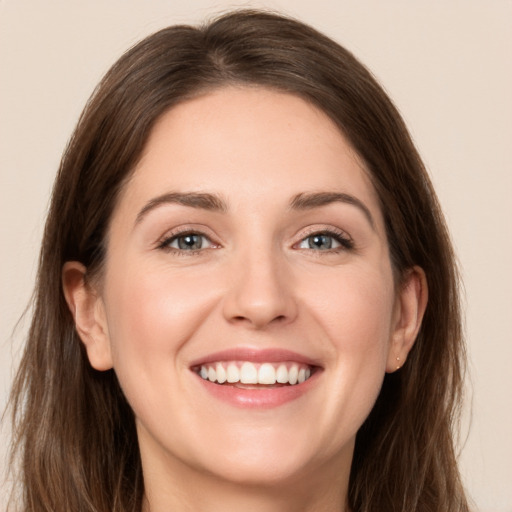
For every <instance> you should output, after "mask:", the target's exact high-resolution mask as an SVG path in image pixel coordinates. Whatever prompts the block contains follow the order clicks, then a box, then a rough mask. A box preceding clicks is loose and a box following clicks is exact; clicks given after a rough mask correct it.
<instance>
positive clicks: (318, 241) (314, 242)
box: [309, 235, 332, 250]
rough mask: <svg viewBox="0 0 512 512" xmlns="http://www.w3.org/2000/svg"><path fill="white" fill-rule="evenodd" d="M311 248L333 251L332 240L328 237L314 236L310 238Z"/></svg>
mask: <svg viewBox="0 0 512 512" xmlns="http://www.w3.org/2000/svg"><path fill="white" fill-rule="evenodd" d="M309 247H310V248H311V249H323V250H326V249H331V247H332V238H331V237H330V236H328V235H314V236H311V237H309Z"/></svg>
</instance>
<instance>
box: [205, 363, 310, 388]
mask: <svg viewBox="0 0 512 512" xmlns="http://www.w3.org/2000/svg"><path fill="white" fill-rule="evenodd" d="M198 373H199V375H200V376H201V378H203V379H204V380H209V381H210V382H216V383H218V384H224V383H226V382H227V383H229V384H236V383H237V382H240V383H241V384H260V385H267V386H272V385H274V384H276V382H277V383H278V384H290V385H292V386H293V385H295V384H302V383H303V382H305V381H306V380H308V379H309V378H310V377H311V368H310V367H308V366H306V365H304V364H298V363H280V364H279V363H261V364H259V363H257V364H255V363H251V362H249V361H245V362H243V363H242V362H241V361H239V362H236V361H232V362H230V363H228V362H217V363H211V364H204V365H201V367H200V368H199V369H198Z"/></svg>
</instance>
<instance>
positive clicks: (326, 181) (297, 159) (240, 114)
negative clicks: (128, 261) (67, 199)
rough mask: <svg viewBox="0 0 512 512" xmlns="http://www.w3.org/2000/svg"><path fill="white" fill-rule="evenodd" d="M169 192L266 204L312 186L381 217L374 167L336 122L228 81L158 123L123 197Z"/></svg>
mask: <svg viewBox="0 0 512 512" xmlns="http://www.w3.org/2000/svg"><path fill="white" fill-rule="evenodd" d="M168 191H186V192H203V191H208V192H214V193H217V194H219V195H221V196H226V197H227V198H228V199H229V201H228V202H229V203H233V202H235V203H236V202H237V201H240V202H243V201H245V200H246V198H250V199H251V200H254V201H256V202H258V203H259V204H260V205H262V204H266V205H268V204H269V203H270V202H271V201H275V200H280V199H282V200H283V201H284V200H286V199H288V198H290V197H292V196H294V195H297V194H300V193H303V192H305V191H306V192H307V191H338V192H343V193H351V194H354V195H356V196H357V197H359V199H361V200H362V201H364V202H365V203H368V206H369V208H371V209H373V210H374V214H375V216H376V217H379V216H380V211H379V210H380V209H379V206H378V199H377V196H376V193H375V190H374V187H373V185H372V184H371V180H370V178H369V174H368V171H367V170H366V168H365V166H364V164H363V162H362V160H361V158H360V157H359V156H358V154H357V153H356V152H355V150H354V149H353V148H352V147H351V145H350V144H349V143H348V141H347V140H346V138H345V137H344V136H343V135H342V133H341V131H340V130H339V129H338V127H337V126H336V125H335V123H334V122H333V121H332V120H331V119H330V118H329V117H328V116H327V115H326V114H324V113H323V112H322V111H321V110H319V109H318V108H316V107H314V106H313V105H312V104H310V103H308V102H306V101H304V100H303V99H301V98H299V97H298V96H295V95H292V94H287V93H282V92H276V91H273V90H268V89H264V88H259V87H226V88H222V89H219V90H216V91H213V92H209V93H206V94H204V95H202V96H199V97H197V98H195V99H192V100H188V101H186V102H183V103H181V104H178V105H177V106H176V107H173V108H172V109H171V110H169V111H168V112H166V113H165V114H164V115H163V116H162V117H161V118H160V119H159V120H158V121H157V123H156V124H155V126H154V127H153V130H152V132H151V134H150V137H149V139H148V142H147V144H146V146H145V149H144V151H143V154H142V157H141V159H140V160H139V163H138V165H137V166H136V168H135V170H134V173H133V175H132V177H131V179H130V181H129V182H128V184H127V185H126V186H125V188H124V190H123V192H122V196H121V201H120V202H121V203H123V202H124V203H126V201H127V200H129V202H130V203H141V202H143V201H144V200H147V199H148V198H151V197H154V196H156V195H160V194H162V193H164V192H168Z"/></svg>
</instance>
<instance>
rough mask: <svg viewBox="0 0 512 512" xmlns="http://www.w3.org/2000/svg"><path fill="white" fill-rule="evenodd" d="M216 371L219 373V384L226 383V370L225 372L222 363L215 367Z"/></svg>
mask: <svg viewBox="0 0 512 512" xmlns="http://www.w3.org/2000/svg"><path fill="white" fill-rule="evenodd" d="M215 371H216V372H217V382H218V383H219V384H223V383H224V382H226V379H227V375H226V370H224V366H222V365H221V364H220V363H217V364H216V365H215Z"/></svg>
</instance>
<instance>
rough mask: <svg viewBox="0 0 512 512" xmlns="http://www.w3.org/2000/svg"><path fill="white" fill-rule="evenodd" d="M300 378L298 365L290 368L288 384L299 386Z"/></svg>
mask: <svg viewBox="0 0 512 512" xmlns="http://www.w3.org/2000/svg"><path fill="white" fill-rule="evenodd" d="M298 376H299V368H298V366H297V365H296V364H294V365H293V366H292V367H291V368H290V371H289V372H288V382H289V383H290V384H292V385H293V384H297V378H298Z"/></svg>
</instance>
